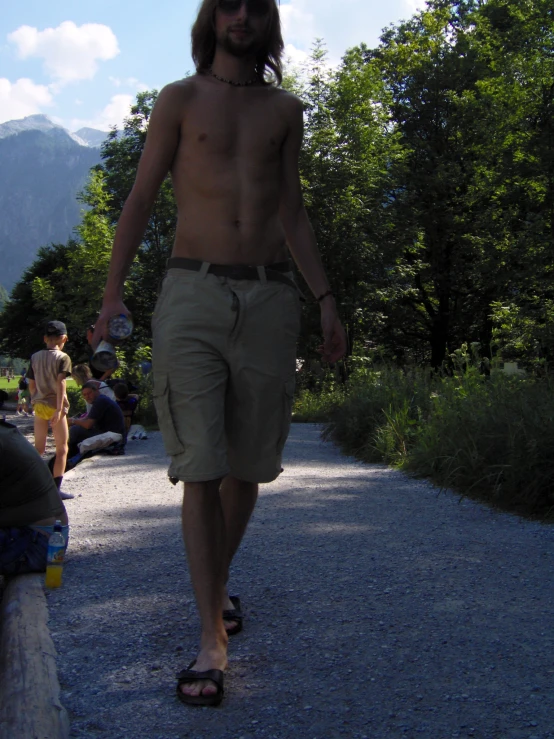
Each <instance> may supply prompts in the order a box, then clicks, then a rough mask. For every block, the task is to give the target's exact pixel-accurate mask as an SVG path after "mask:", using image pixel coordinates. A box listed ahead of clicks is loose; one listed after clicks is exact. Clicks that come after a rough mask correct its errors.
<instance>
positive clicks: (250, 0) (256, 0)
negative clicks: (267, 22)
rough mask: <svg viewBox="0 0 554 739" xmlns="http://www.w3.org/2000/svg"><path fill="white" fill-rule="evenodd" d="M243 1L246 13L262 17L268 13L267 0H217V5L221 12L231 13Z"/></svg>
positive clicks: (238, 8) (236, 10)
mask: <svg viewBox="0 0 554 739" xmlns="http://www.w3.org/2000/svg"><path fill="white" fill-rule="evenodd" d="M243 2H244V3H245V4H246V9H247V10H248V15H251V16H253V17H257V18H262V17H263V16H264V15H267V14H268V13H269V0H219V2H218V4H217V7H218V8H219V9H220V10H221V12H222V13H226V14H227V15H233V14H234V13H237V12H238V11H239V10H240V8H241V6H242V3H243Z"/></svg>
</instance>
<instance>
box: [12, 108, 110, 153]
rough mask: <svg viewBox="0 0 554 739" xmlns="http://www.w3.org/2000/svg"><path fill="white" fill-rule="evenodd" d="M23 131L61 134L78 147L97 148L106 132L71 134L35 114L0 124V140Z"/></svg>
mask: <svg viewBox="0 0 554 739" xmlns="http://www.w3.org/2000/svg"><path fill="white" fill-rule="evenodd" d="M23 131H42V133H45V134H50V133H51V134H54V135H59V134H60V133H61V132H63V133H65V134H66V135H67V136H69V137H70V138H71V139H73V141H75V143H76V144H79V146H90V147H93V148H99V147H100V145H101V144H102V142H103V141H104V139H105V138H106V137H107V135H108V134H107V133H106V131H98V130H96V129H94V128H81V129H80V130H79V131H76V132H75V133H71V132H70V131H68V130H67V129H66V128H64V127H63V126H60V124H59V123H54V121H52V120H51V119H50V118H49V117H48V116H47V115H44V114H43V113H37V114H36V115H28V116H26V117H25V118H19V119H17V120H13V121H6V123H1V124H0V139H5V138H7V137H8V136H16V135H17V134H18V133H22V132H23Z"/></svg>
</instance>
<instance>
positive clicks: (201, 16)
mask: <svg viewBox="0 0 554 739" xmlns="http://www.w3.org/2000/svg"><path fill="white" fill-rule="evenodd" d="M217 3H218V0H203V2H202V5H201V6H200V8H199V10H198V16H197V17H196V21H195V22H194V25H193V27H192V32H191V38H192V58H193V61H194V64H195V65H196V71H197V72H200V73H202V72H207V71H208V70H209V69H210V67H211V66H212V63H213V60H214V56H215V28H214V14H215V10H216V8H217ZM269 8H270V9H269V23H268V28H267V37H266V41H265V44H264V48H262V49H260V51H259V52H258V53H257V54H256V74H257V75H258V77H259V78H260V82H264V83H265V84H268V85H273V84H277V85H280V84H281V82H282V81H283V71H282V66H283V63H282V60H281V57H282V55H283V50H284V48H285V45H284V43H283V35H282V33H281V19H280V17H279V10H278V8H277V5H276V2H275V0H269ZM267 69H269V70H270V72H269V74H267Z"/></svg>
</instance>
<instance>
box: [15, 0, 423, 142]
mask: <svg viewBox="0 0 554 739" xmlns="http://www.w3.org/2000/svg"><path fill="white" fill-rule="evenodd" d="M424 4H425V3H424V0H388V2H383V0H340V1H337V0H281V17H282V21H283V31H284V38H285V44H286V46H287V54H288V56H290V57H291V59H293V60H294V61H301V60H302V58H303V57H305V55H306V53H307V52H309V50H310V46H311V44H312V42H313V40H314V38H316V37H321V38H323V39H324V40H325V42H326V44H327V47H328V50H329V58H330V61H331V62H332V63H337V62H338V61H339V60H340V58H341V56H342V54H343V53H344V52H345V51H346V49H348V48H349V47H351V46H355V45H356V44H359V43H361V42H365V43H366V44H368V45H369V46H375V45H376V44H377V43H378V39H379V34H380V32H381V30H382V29H383V28H384V27H385V26H387V25H389V24H390V23H396V22H398V21H399V20H401V19H403V18H408V17H409V16H411V15H412V14H413V13H414V12H416V11H417V10H418V9H421V8H423V7H424ZM197 7H198V0H156V2H152V0H133V1H132V2H131V0H109V1H108V0H94V1H93V2H92V3H91V2H90V0H89V2H87V3H84V2H83V1H82V0H71V1H70V0H47V2H45V0H24V2H11V3H3V6H2V14H1V17H0V123H2V122H4V121H7V120H12V119H16V118H23V117H24V116H26V115H32V114H34V113H45V114H46V115H48V116H49V117H50V118H52V119H53V120H55V121H56V122H58V123H61V124H62V125H64V126H66V127H67V128H69V129H70V130H72V131H74V130H77V129H79V128H81V127H82V126H92V127H93V128H101V129H103V130H108V128H109V127H110V126H111V125H113V124H115V125H119V124H121V121H122V120H123V118H124V116H125V115H127V113H128V110H129V106H130V104H131V102H132V101H133V100H134V98H135V95H136V93H137V92H138V91H139V90H150V89H153V88H157V89H160V88H161V87H163V85H164V84H166V83H168V82H171V81H173V80H175V79H179V78H181V77H183V76H184V74H185V73H186V72H187V71H188V70H192V69H193V65H192V60H191V57H190V27H191V25H192V23H193V21H194V18H195V16H196V10H197Z"/></svg>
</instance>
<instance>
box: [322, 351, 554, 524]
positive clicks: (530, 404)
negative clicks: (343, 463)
mask: <svg viewBox="0 0 554 739" xmlns="http://www.w3.org/2000/svg"><path fill="white" fill-rule="evenodd" d="M311 402H312V403H313V406H314V407H315V408H319V409H320V411H321V412H322V413H323V412H325V413H327V420H326V423H325V428H324V432H323V435H324V437H328V438H331V439H333V440H334V441H336V442H337V443H338V444H339V446H340V447H341V448H342V449H343V450H344V451H345V452H347V453H349V454H353V455H355V456H356V457H358V458H359V459H362V460H365V461H368V462H386V463H388V464H393V465H395V466H397V467H400V468H402V469H404V470H406V471H409V472H411V473H413V474H415V475H420V476H425V477H429V478H431V479H432V480H433V481H434V482H435V483H437V484H439V485H440V486H442V487H452V488H454V489H456V490H458V491H459V492H461V493H462V494H464V495H470V496H473V497H478V498H480V499H481V500H485V501H487V502H489V503H491V504H493V505H496V506H499V507H502V508H506V509H509V510H515V511H519V512H522V513H528V514H531V513H540V514H541V515H545V514H551V513H553V512H554V454H553V453H552V450H553V449H554V383H553V381H552V380H551V379H548V378H546V379H536V378H521V377H509V376H507V375H504V374H503V373H501V372H498V373H494V372H493V374H492V376H491V377H490V378H488V377H485V376H484V375H481V374H480V373H479V371H478V370H477V369H476V368H475V367H474V366H471V365H464V369H463V371H461V370H460V368H459V367H458V369H457V370H456V371H455V372H454V375H453V376H441V375H432V374H431V373H430V372H425V371H423V370H417V369H412V370H409V371H407V372H404V371H401V370H397V369H391V368H383V369H381V370H379V371H376V370H371V369H365V370H360V371H358V372H357V373H355V374H354V375H353V376H352V377H351V378H350V380H349V383H348V386H347V388H346V390H345V391H343V392H342V394H341V393H337V392H336V393H335V394H334V395H333V396H332V397H328V396H325V397H324V398H323V401H322V403H321V404H320V405H319V406H318V404H317V400H316V399H313V400H312V401H311Z"/></svg>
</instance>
